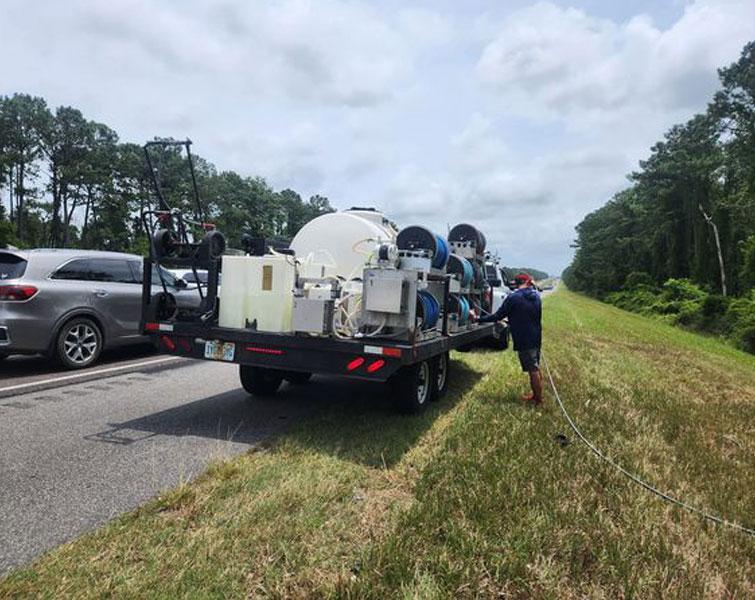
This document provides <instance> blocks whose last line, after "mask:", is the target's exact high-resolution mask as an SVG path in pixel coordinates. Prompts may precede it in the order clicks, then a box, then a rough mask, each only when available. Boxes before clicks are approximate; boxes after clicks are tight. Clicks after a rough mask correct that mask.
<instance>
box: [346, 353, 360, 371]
mask: <svg viewBox="0 0 755 600" xmlns="http://www.w3.org/2000/svg"><path fill="white" fill-rule="evenodd" d="M363 364H364V358H362V357H361V356H357V357H356V358H355V359H354V360H352V361H349V364H347V365H346V370H347V371H354V370H356V369H358V368H359V367H361V366H362V365H363Z"/></svg>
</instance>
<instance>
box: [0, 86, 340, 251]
mask: <svg viewBox="0 0 755 600" xmlns="http://www.w3.org/2000/svg"><path fill="white" fill-rule="evenodd" d="M153 150H154V152H153V162H154V165H155V168H156V171H157V173H158V176H159V181H160V184H161V187H162V189H163V191H164V195H165V196H166V199H167V200H168V202H169V203H170V204H171V205H172V206H178V207H183V208H187V209H190V208H192V207H193V196H192V192H191V187H190V186H191V178H190V174H189V171H188V166H187V163H186V162H185V160H184V157H182V155H181V150H180V149H179V148H176V147H167V148H160V147H156V148H153ZM194 161H195V170H196V176H197V184H198V188H199V193H200V198H201V202H202V205H203V209H204V212H205V214H206V215H208V217H209V218H210V220H212V222H214V223H215V224H216V225H217V227H218V229H219V230H220V231H222V232H223V233H225V234H226V236H228V239H229V240H230V242H231V243H238V240H239V239H240V237H241V235H242V234H243V233H251V234H253V235H259V236H277V237H284V238H291V237H293V235H294V234H295V233H296V232H297V231H298V230H299V228H300V227H301V226H302V225H303V224H304V223H306V222H307V221H309V220H310V219H312V218H314V217H316V216H318V215H321V214H324V213H326V212H332V211H333V208H332V207H331V206H330V203H329V201H328V199H327V198H325V197H322V196H319V195H315V196H312V197H310V198H309V199H308V200H306V201H305V200H304V199H303V198H302V197H301V196H300V195H299V194H298V193H297V192H295V191H294V190H291V189H285V190H281V191H275V190H274V189H273V188H272V187H271V186H270V185H269V184H268V183H267V182H266V181H265V180H264V179H263V178H261V177H244V176H242V175H240V174H238V173H235V172H233V171H218V169H217V168H216V167H215V166H214V165H213V164H212V163H211V162H209V161H207V160H205V159H203V158H201V157H198V156H194ZM154 205H155V203H154V190H153V184H152V180H151V178H150V176H149V171H148V169H147V165H146V161H145V157H144V151H143V149H142V147H141V146H140V145H139V144H133V143H128V142H121V141H120V139H119V137H118V134H117V133H116V132H115V131H114V130H113V129H111V128H110V127H108V126H107V125H104V124H102V123H98V122H95V121H91V120H88V119H87V118H85V116H84V115H83V114H82V113H81V111H79V110H77V109H75V108H72V107H69V106H61V107H58V108H56V109H55V110H51V109H50V108H49V107H48V105H47V102H46V101H45V100H44V99H43V98H40V97H35V96H30V95H27V94H14V95H12V96H0V247H3V246H6V245H14V246H19V247H53V248H65V247H74V248H90V249H100V250H113V251H132V252H137V253H142V252H144V251H145V250H146V248H147V240H146V235H145V231H144V228H143V226H142V223H141V219H140V213H141V210H142V209H143V208H144V207H145V206H154Z"/></svg>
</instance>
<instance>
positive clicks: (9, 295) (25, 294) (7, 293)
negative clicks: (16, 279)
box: [0, 285, 39, 302]
mask: <svg viewBox="0 0 755 600" xmlns="http://www.w3.org/2000/svg"><path fill="white" fill-rule="evenodd" d="M38 291H39V290H37V288H35V287H34V286H33V285H0V300H1V301H5V302H24V301H25V300H28V299H29V298H31V297H32V296H34V295H35V294H36V293H37V292H38Z"/></svg>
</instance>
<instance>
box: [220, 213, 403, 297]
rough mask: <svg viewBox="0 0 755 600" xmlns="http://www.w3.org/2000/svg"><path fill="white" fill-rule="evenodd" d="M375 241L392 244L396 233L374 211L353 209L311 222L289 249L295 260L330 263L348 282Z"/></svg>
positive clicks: (360, 272) (357, 275)
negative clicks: (291, 249) (294, 255)
mask: <svg viewBox="0 0 755 600" xmlns="http://www.w3.org/2000/svg"><path fill="white" fill-rule="evenodd" d="M378 241H381V242H394V243H395V241H396V231H395V229H393V227H391V225H390V223H389V222H388V220H387V219H386V218H385V216H384V215H383V214H382V213H380V212H377V211H370V210H353V211H344V212H335V213H328V214H327V215H322V216H319V217H317V218H316V219H312V220H311V221H310V222H309V223H307V224H306V225H304V227H302V228H301V229H300V230H299V233H297V234H296V236H294V239H293V240H292V241H291V248H293V250H294V251H295V252H296V257H297V259H299V260H306V259H307V257H310V256H311V258H310V260H313V261H315V262H318V263H329V264H332V266H333V271H332V272H333V273H334V274H335V275H337V276H340V277H343V278H344V279H349V278H352V277H361V276H362V269H363V268H364V265H365V262H366V260H367V257H368V255H369V254H370V252H371V251H372V250H373V249H374V247H375V243H376V242H378ZM223 283H224V284H225V280H224V281H223Z"/></svg>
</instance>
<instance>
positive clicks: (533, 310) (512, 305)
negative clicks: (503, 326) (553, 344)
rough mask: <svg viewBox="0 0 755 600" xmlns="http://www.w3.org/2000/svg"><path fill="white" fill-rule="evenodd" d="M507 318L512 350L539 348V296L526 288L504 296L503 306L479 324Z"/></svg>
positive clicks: (540, 332) (540, 337)
mask: <svg viewBox="0 0 755 600" xmlns="http://www.w3.org/2000/svg"><path fill="white" fill-rule="evenodd" d="M505 317H508V318H509V329H510V330H511V338H512V339H513V340H514V350H530V349H532V348H540V344H541V343H542V336H543V329H542V326H541V324H540V321H541V317H542V305H541V303H540V294H538V293H537V291H536V290H535V289H534V288H531V287H526V288H521V289H518V290H516V291H515V292H513V293H511V294H509V295H508V296H506V299H505V300H504V301H503V304H501V306H500V307H499V308H498V310H497V311H495V312H494V313H493V314H492V315H488V316H486V317H482V318H481V319H480V322H481V323H492V322H494V321H500V320H501V319H503V318H505Z"/></svg>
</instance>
